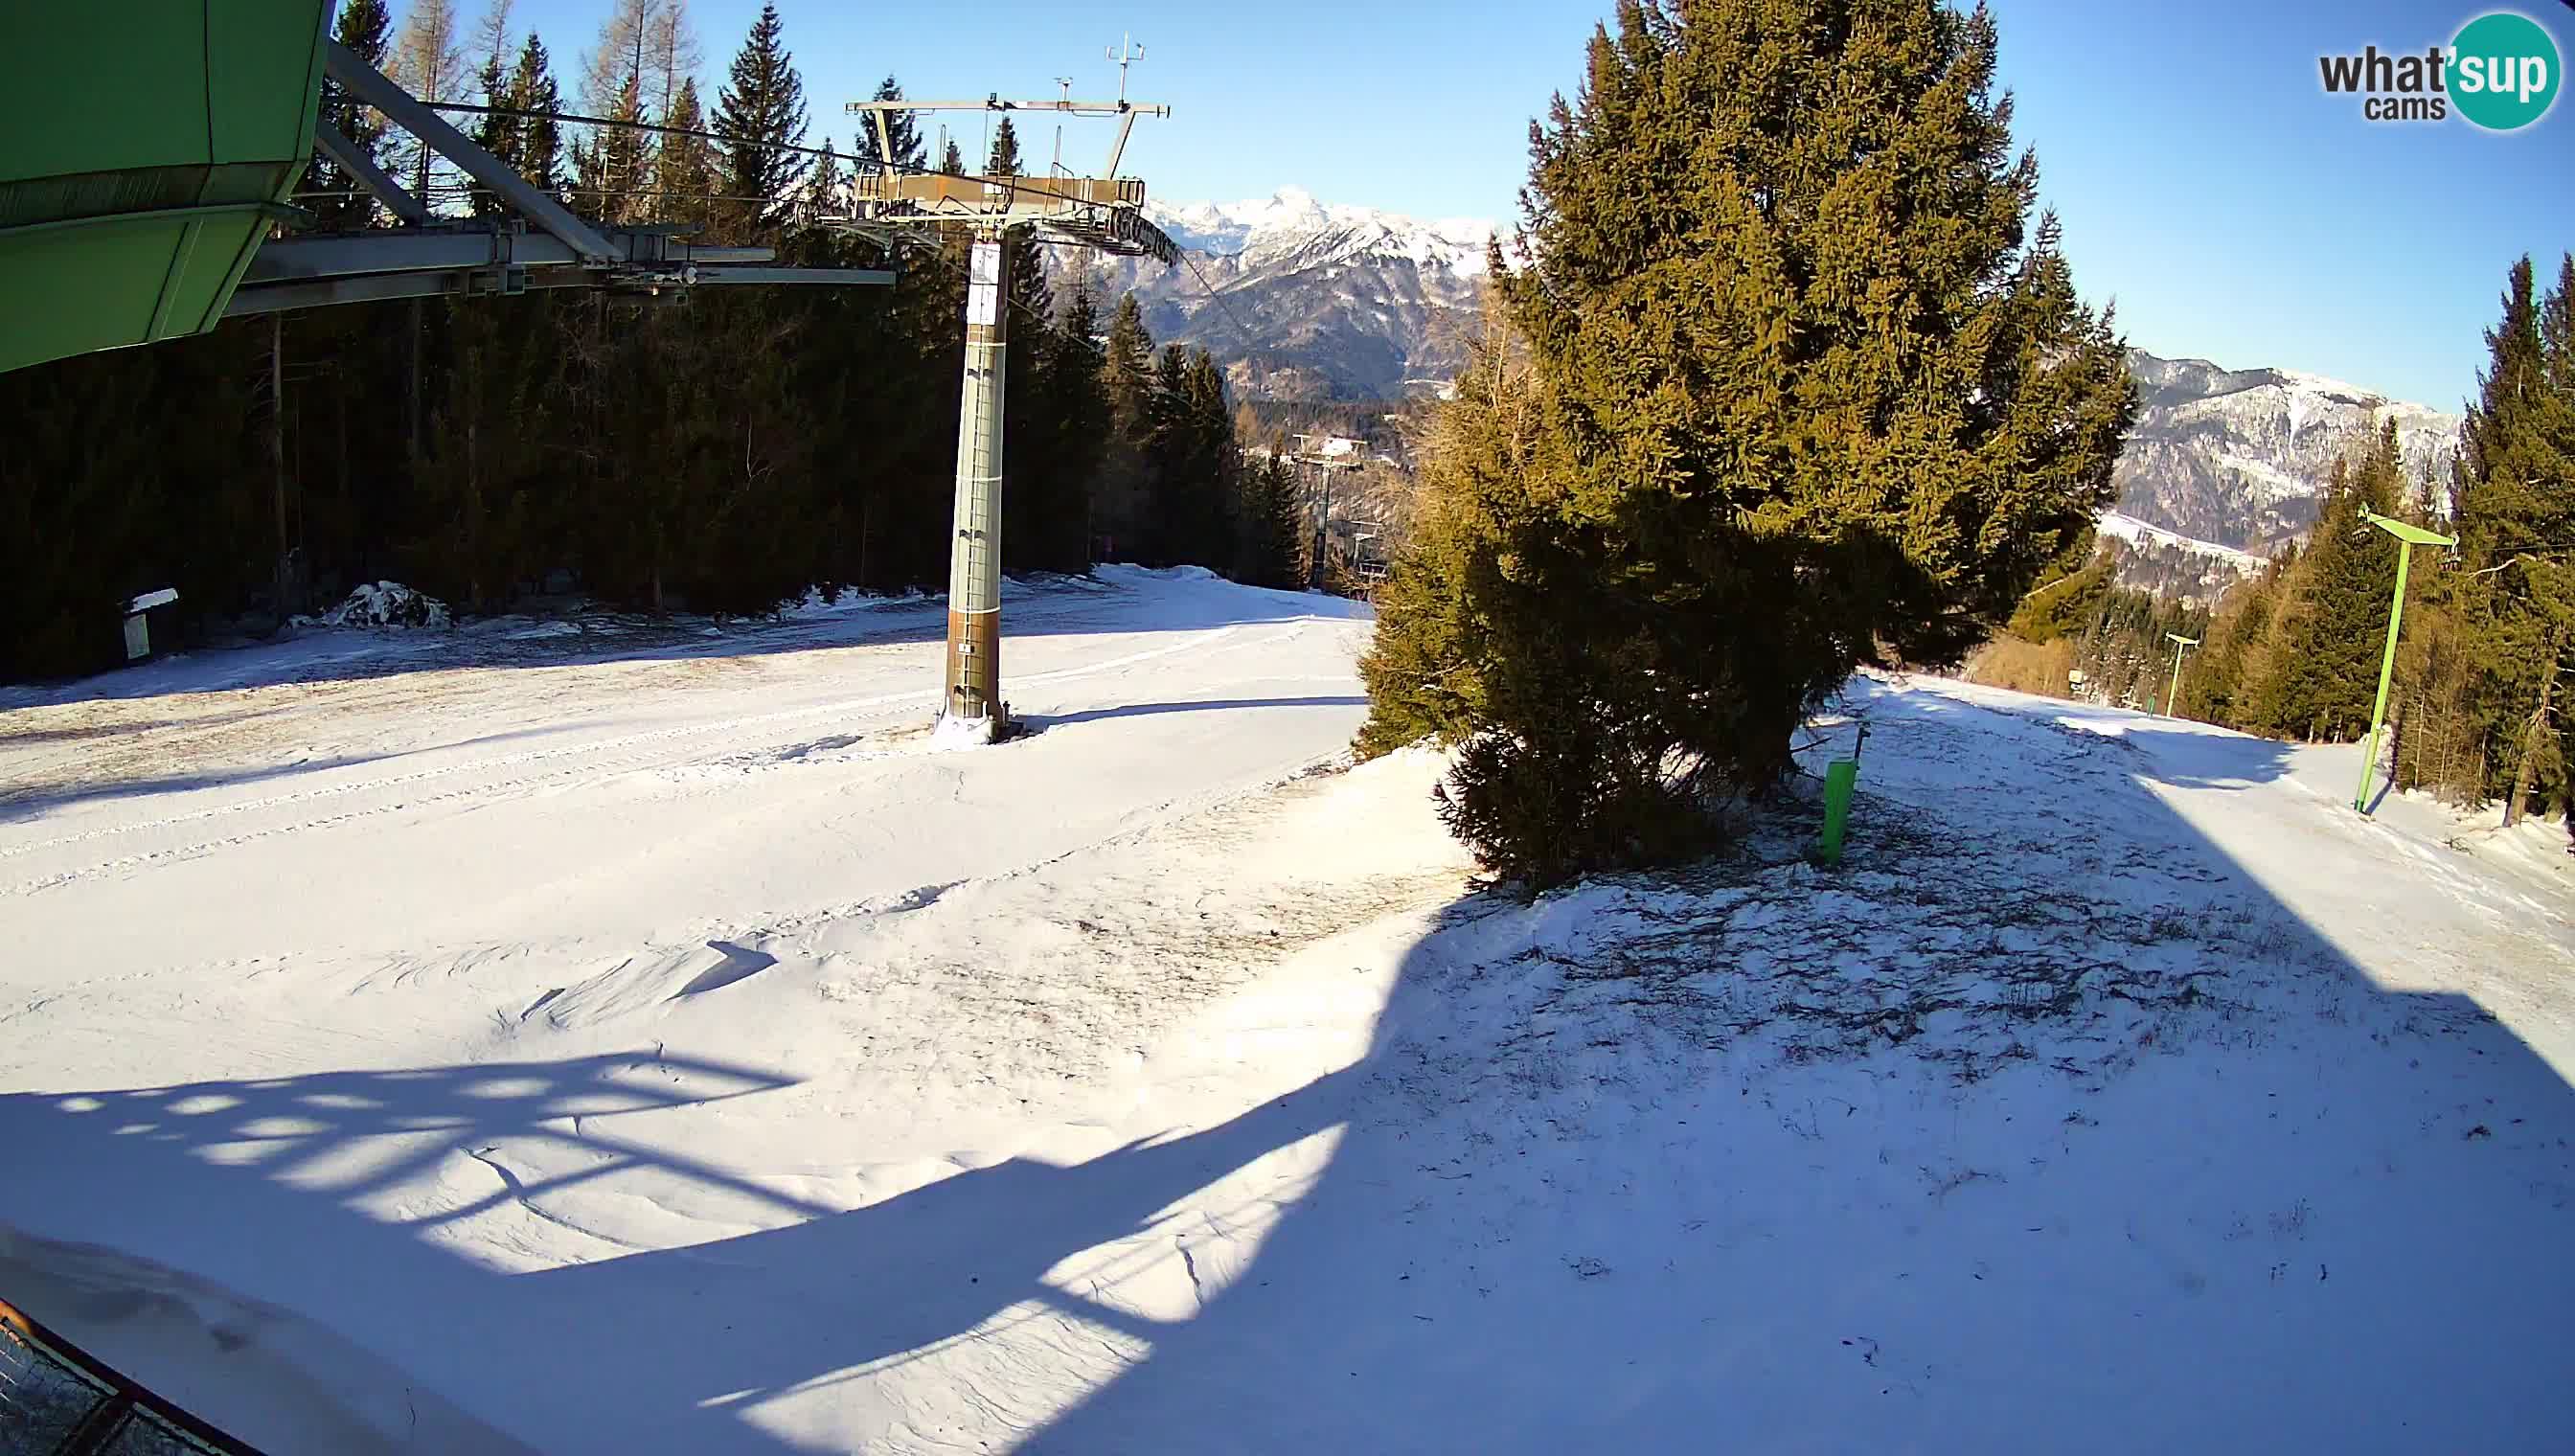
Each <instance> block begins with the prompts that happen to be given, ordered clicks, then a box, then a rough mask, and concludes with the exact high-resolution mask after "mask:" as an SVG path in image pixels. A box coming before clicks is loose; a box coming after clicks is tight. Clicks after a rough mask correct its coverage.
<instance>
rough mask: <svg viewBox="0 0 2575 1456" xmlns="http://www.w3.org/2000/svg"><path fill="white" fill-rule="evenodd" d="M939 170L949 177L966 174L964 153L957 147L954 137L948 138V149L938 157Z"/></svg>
mask: <svg viewBox="0 0 2575 1456" xmlns="http://www.w3.org/2000/svg"><path fill="white" fill-rule="evenodd" d="M939 170H940V171H942V172H945V173H947V174H948V175H949V176H951V177H963V176H965V175H966V154H965V153H964V152H963V151H960V150H959V149H958V146H957V139H956V138H955V137H950V138H949V139H948V149H947V151H946V152H944V153H942V154H941V156H940V158H939Z"/></svg>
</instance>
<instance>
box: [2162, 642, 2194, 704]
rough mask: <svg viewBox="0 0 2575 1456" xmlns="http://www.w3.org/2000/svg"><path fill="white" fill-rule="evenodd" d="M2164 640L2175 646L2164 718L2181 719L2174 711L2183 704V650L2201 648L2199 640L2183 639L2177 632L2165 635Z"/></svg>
mask: <svg viewBox="0 0 2575 1456" xmlns="http://www.w3.org/2000/svg"><path fill="white" fill-rule="evenodd" d="M2164 638H2165V640H2166V641H2168V642H2170V643H2171V644H2172V645H2173V676H2172V687H2170V688H2168V689H2166V690H2165V691H2164V717H2166V718H2179V717H2180V716H2181V715H2180V714H2178V713H2175V712H2174V711H2173V705H2174V704H2176V703H2179V702H2181V650H2182V649H2184V648H2195V647H2197V646H2199V639H2198V638H2195V637H2183V636H2182V635H2181V634H2180V633H2177V632H2168V633H2165V634H2164Z"/></svg>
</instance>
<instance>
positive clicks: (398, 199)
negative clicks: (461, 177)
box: [313, 121, 430, 227]
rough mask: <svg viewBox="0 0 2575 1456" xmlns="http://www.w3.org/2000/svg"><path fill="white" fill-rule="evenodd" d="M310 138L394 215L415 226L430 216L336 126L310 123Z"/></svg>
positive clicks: (320, 122)
mask: <svg viewBox="0 0 2575 1456" xmlns="http://www.w3.org/2000/svg"><path fill="white" fill-rule="evenodd" d="M313 142H314V145H316V146H318V147H320V148H321V149H322V151H323V154H324V155H325V156H328V157H329V158H330V159H331V160H332V161H333V162H334V163H336V164H337V165H338V166H339V168H340V170H341V171H343V172H346V173H348V174H349V175H350V176H352V177H355V178H357V179H358V185H359V186H361V187H364V188H365V189H367V191H369V192H372V193H374V194H375V196H376V201H378V202H381V203H383V204H384V205H385V208H386V210H388V211H390V212H391V213H392V214H393V215H394V216H395V217H398V218H400V219H402V220H403V221H404V222H407V223H410V224H411V225H412V226H414V227H419V226H421V225H423V224H425V223H427V222H428V221H429V220H430V216H429V206H428V204H426V203H424V202H422V201H421V200H420V199H419V198H417V197H414V196H412V195H411V194H410V193H408V192H406V191H404V190H403V185H402V184H401V183H399V182H396V181H395V180H393V178H391V177H390V176H387V175H386V173H385V169H384V168H382V167H379V166H377V165H376V163H375V159H374V158H371V157H369V156H368V155H367V154H366V153H364V152H361V151H359V150H358V149H357V147H356V146H354V145H352V144H351V143H350V141H349V139H348V138H347V137H344V136H342V135H340V129H339V128H338V127H335V126H333V125H331V123H330V122H328V121H317V122H315V123H314V124H313Z"/></svg>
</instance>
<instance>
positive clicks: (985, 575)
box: [839, 37, 1180, 742]
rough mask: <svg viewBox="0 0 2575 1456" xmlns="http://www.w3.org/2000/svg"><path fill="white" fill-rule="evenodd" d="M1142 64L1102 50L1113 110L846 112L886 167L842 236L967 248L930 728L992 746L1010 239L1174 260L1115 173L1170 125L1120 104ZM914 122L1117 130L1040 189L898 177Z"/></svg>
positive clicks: (907, 104) (892, 106)
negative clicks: (863, 125) (978, 118)
mask: <svg viewBox="0 0 2575 1456" xmlns="http://www.w3.org/2000/svg"><path fill="white" fill-rule="evenodd" d="M1144 58H1145V48H1144V47H1143V46H1140V45H1137V44H1136V43H1135V41H1134V38H1133V37H1128V38H1126V39H1124V40H1122V41H1121V43H1120V44H1119V46H1118V47H1117V48H1115V49H1113V50H1111V51H1110V52H1109V59H1111V60H1113V61H1116V62H1117V63H1118V99H1117V100H1116V101H1076V100H1074V99H1073V81H1072V78H1070V77H1063V76H1059V77H1057V78H1056V82H1057V87H1058V94H1057V96H1056V97H1055V98H1054V99H1052V100H1046V101H1005V100H1003V99H1002V98H1001V96H1000V95H999V94H998V93H997V94H995V95H993V96H989V97H987V98H985V99H984V100H982V101H909V100H898V101H875V100H871V101H853V102H851V103H849V105H848V106H847V107H846V108H845V109H846V110H847V111H848V112H849V113H850V114H851V115H853V116H861V117H865V118H866V122H867V125H868V126H869V127H871V128H872V129H873V130H874V131H875V133H876V138H877V156H878V158H879V161H880V163H881V165H880V166H879V168H878V169H877V170H876V171H874V172H868V173H862V174H861V175H860V176H859V177H858V178H857V179H856V180H855V185H854V186H853V188H852V189H851V193H852V202H851V216H850V217H849V218H847V219H845V220H842V221H841V223H840V224H839V225H840V226H842V227H844V228H847V229H850V230H852V231H856V232H859V233H861V234H864V235H867V236H871V237H874V238H877V239H879V240H880V241H884V242H887V243H892V242H893V241H894V240H895V239H896V238H897V237H898V236H899V235H900V231H901V230H902V229H905V228H907V227H918V226H922V225H929V226H933V227H940V228H947V227H952V226H953V227H959V228H962V229H964V230H966V231H968V232H970V233H971V234H972V236H973V238H974V240H975V241H974V248H973V252H972V253H971V254H970V255H969V272H968V275H967V288H966V387H965V394H964V398H963V399H962V400H961V401H960V402H959V405H958V414H957V504H956V517H955V526H954V533H955V534H954V537H953V539H952V542H951V545H950V551H949V568H948V656H947V667H946V682H945V685H944V689H945V691H943V692H942V693H941V695H940V715H939V730H940V732H941V733H943V734H948V735H953V736H956V737H960V738H964V739H967V740H969V741H980V742H989V741H991V740H992V739H993V738H995V737H997V736H1001V735H1003V734H1006V733H1007V732H1009V730H1010V709H1009V706H1008V705H1007V704H1005V703H1004V702H1003V701H1002V661H1001V649H1002V591H1001V589H1002V556H1001V549H1002V404H1003V400H1002V379H1003V369H1004V364H1005V359H1006V355H1007V351H1008V348H1009V339H1010V313H1009V307H1008V306H1009V302H1010V297H1011V287H1012V280H1011V276H1010V274H1011V256H1010V250H1009V249H1007V248H1005V247H1004V246H1003V243H1004V242H1005V241H1006V240H1007V239H1009V238H1010V237H1011V235H1013V234H1014V233H1018V234H1022V235H1026V236H1032V237H1035V238H1037V239H1039V240H1042V241H1045V242H1049V243H1056V244H1063V245H1070V246H1074V247H1080V248H1089V249H1092V250H1094V251H1097V252H1102V253H1110V254H1116V255H1120V256H1124V257H1143V258H1156V259H1160V260H1161V261H1162V262H1163V263H1164V264H1166V265H1169V264H1171V263H1174V262H1176V261H1178V260H1179V257H1180V250H1179V248H1178V247H1177V246H1176V245H1175V244H1174V243H1173V242H1172V240H1171V239H1170V238H1169V237H1168V236H1166V235H1165V234H1164V232H1163V230H1162V229H1160V228H1158V227H1156V226H1154V224H1152V223H1151V222H1149V221H1147V220H1146V218H1145V213H1144V208H1145V182H1144V179H1143V178H1140V177H1121V176H1119V175H1118V164H1119V161H1120V159H1122V158H1123V157H1125V156H1126V154H1127V139H1128V137H1129V136H1130V134H1132V133H1133V132H1134V131H1135V128H1136V118H1138V117H1140V116H1154V117H1168V116H1170V115H1171V114H1172V109H1171V108H1170V107H1168V106H1158V105H1150V104H1140V103H1136V102H1131V101H1129V100H1128V99H1127V70H1128V67H1129V66H1131V65H1133V64H1134V63H1135V62H1137V61H1141V60H1143V59H1144ZM913 111H981V112H986V113H991V112H996V111H998V112H1004V113H1009V112H1015V111H1017V112H1053V113H1055V114H1056V115H1057V116H1058V117H1059V118H1073V117H1107V118H1114V119H1115V120H1116V121H1117V123H1118V135H1117V137H1116V139H1115V140H1113V141H1112V142H1111V143H1110V147H1109V159H1108V165H1107V166H1105V167H1104V168H1103V169H1102V170H1101V175H1099V176H1097V177H1077V176H1073V175H1071V174H1070V173H1067V172H1066V171H1065V170H1064V166H1063V140H1062V138H1063V133H1062V130H1061V125H1059V130H1058V132H1057V158H1056V164H1055V166H1054V167H1053V168H1052V169H1051V170H1050V171H1049V173H1048V174H1047V175H1046V176H1044V177H995V176H989V175H985V174H981V173H978V174H971V175H962V176H961V175H952V174H949V173H945V172H907V171H905V170H904V169H903V166H902V164H901V162H900V161H899V160H898V158H897V157H896V155H895V149H894V136H893V131H892V120H893V116H894V114H895V113H898V112H913Z"/></svg>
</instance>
